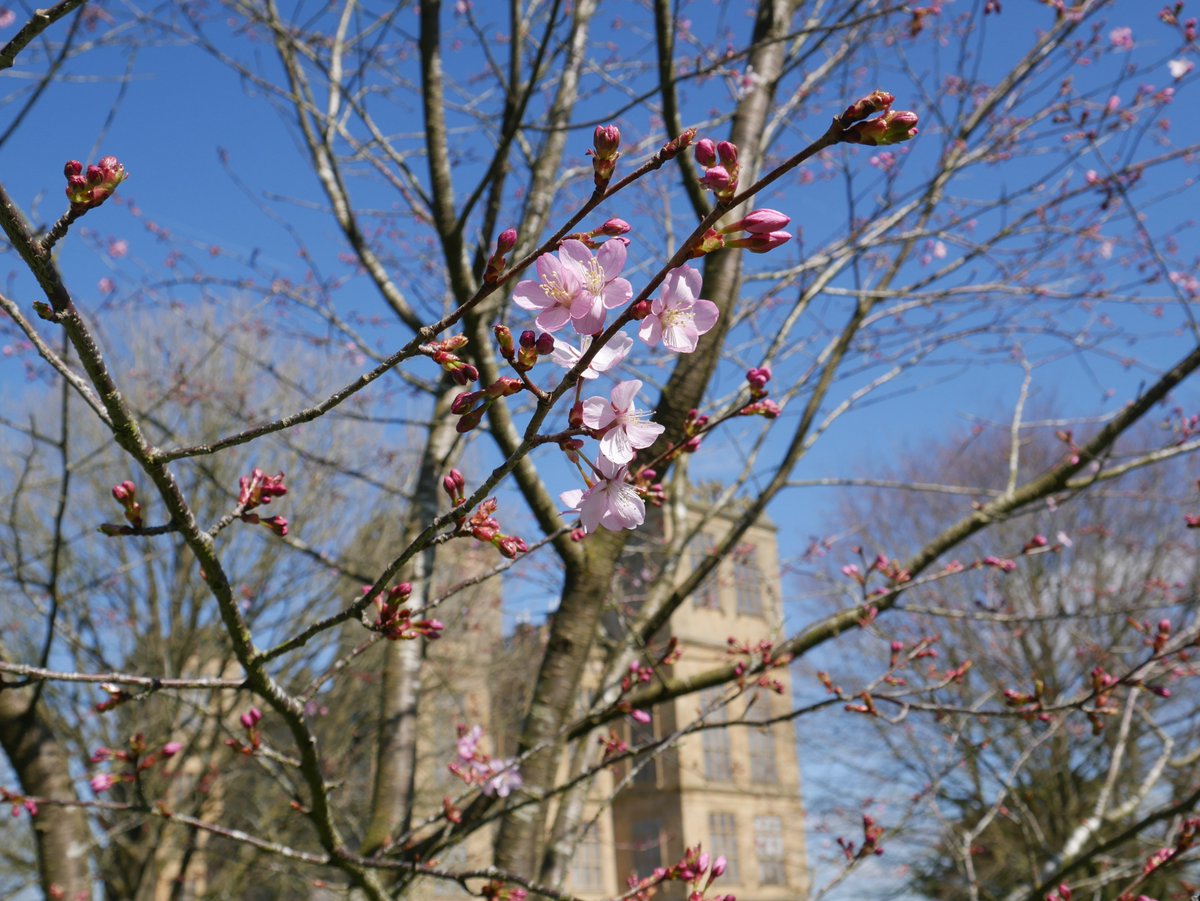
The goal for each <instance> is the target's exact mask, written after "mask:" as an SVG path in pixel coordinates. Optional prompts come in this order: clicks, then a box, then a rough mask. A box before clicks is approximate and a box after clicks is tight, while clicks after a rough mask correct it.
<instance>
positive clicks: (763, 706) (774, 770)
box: [747, 694, 779, 785]
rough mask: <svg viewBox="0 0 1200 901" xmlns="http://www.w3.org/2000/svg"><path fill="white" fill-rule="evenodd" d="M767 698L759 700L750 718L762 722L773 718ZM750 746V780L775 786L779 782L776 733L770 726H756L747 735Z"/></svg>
mask: <svg viewBox="0 0 1200 901" xmlns="http://www.w3.org/2000/svg"><path fill="white" fill-rule="evenodd" d="M767 700H768V699H767V697H766V696H765V694H764V696H763V697H761V698H759V702H758V704H756V705H755V707H754V708H752V709H751V714H750V718H751V719H753V720H755V721H757V722H762V721H763V720H769V719H770V718H771V706H770V704H769V703H767ZM747 740H748V741H749V744H750V779H751V780H752V781H754V782H756V783H759V784H760V785H774V784H775V783H776V782H778V781H779V767H778V758H777V757H776V752H775V748H776V744H775V732H774V730H773V729H772V728H771V727H770V726H755V727H752V728H751V729H750V730H749V732H748V733H747Z"/></svg>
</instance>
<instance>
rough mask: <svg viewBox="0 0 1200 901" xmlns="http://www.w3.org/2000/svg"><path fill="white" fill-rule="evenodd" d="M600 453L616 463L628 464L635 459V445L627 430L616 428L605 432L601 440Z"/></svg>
mask: <svg viewBox="0 0 1200 901" xmlns="http://www.w3.org/2000/svg"><path fill="white" fill-rule="evenodd" d="M600 453H602V454H603V455H604V456H605V457H607V458H608V459H609V460H611V461H612V462H614V463H628V462H629V461H630V460H632V459H633V445H631V444H630V443H629V435H628V434H626V432H625V429H623V428H615V429H609V430H608V431H607V432H605V434H604V437H603V438H601V439H600Z"/></svg>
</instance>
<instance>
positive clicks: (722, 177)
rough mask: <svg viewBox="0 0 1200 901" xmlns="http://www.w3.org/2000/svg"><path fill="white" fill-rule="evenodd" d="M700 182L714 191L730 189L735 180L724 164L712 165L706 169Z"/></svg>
mask: <svg viewBox="0 0 1200 901" xmlns="http://www.w3.org/2000/svg"><path fill="white" fill-rule="evenodd" d="M700 184H702V185H704V187H706V188H708V189H710V190H712V191H728V190H729V188H730V186H731V185H732V184H735V182H734V181H733V177H732V176H731V175H730V174H729V170H728V169H726V168H725V167H724V166H710V167H709V168H708V169H705V170H704V177H703V178H701V179H700Z"/></svg>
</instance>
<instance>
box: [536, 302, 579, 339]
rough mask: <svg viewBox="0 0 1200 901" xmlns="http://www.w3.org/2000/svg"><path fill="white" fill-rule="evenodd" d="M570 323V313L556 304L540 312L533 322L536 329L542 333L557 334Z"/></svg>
mask: <svg viewBox="0 0 1200 901" xmlns="http://www.w3.org/2000/svg"><path fill="white" fill-rule="evenodd" d="M570 321H571V311H570V310H568V309H567V308H566V307H560V306H558V305H557V304H556V305H555V306H552V307H547V308H546V309H544V310H542V312H541V313H539V314H538V317H537V319H535V320H534V322H536V323H537V327H538V328H540V329H541V330H542V331H543V332H557V331H558V330H559V329H560V328H562V327H563V326H564V325H566V324H567V323H568V322H570Z"/></svg>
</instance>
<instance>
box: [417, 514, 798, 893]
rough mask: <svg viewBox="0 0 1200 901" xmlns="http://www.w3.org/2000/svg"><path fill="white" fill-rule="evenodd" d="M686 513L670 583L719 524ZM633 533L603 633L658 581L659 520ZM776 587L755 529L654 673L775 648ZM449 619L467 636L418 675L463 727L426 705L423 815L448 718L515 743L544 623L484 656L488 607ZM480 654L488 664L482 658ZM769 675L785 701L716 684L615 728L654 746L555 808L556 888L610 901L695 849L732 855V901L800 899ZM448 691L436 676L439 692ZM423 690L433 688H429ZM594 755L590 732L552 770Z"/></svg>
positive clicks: (764, 537) (671, 631) (433, 889)
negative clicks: (454, 691) (642, 577)
mask: <svg viewBox="0 0 1200 901" xmlns="http://www.w3.org/2000/svg"><path fill="white" fill-rule="evenodd" d="M685 516H686V520H685V521H687V522H689V524H690V526H689V529H690V530H691V531H694V532H695V534H694V535H693V536H692V537H691V539H690V540H689V541H688V543H687V546H686V548H685V551H684V554H683V556H682V558H681V559H679V561H678V566H677V567H676V571H675V579H676V581H682V579H683V578H684V577H685V576H687V575H689V574H690V573H691V571H692V570H693V569H694V568H695V567H696V566H697V565H698V564H699V563H700V562H701V561H702V560H703V559H704V557H705V555H707V554H709V553H711V550H712V548H713V545H714V543H715V541H716V540H718V539H719V536H720V535H721V533H722V532H723V531H724V530H725V528H726V527H727V525H728V522H727V521H726V519H725V517H724V516H722V515H719V514H710V515H709V519H708V521H707V522H704V521H702V520H701V518H700V517H699V516H698V515H685ZM639 532H640V533H641V535H643V536H646V538H645V539H644V540H647V541H648V542H649V544H647V545H644V546H643V547H642V548H641V549H640V550H635V551H634V553H633V554H632V555H631V557H630V564H629V566H628V570H629V578H627V579H626V587H625V588H624V589H623V590H622V593H623V597H617V598H614V599H613V606H614V608H620V607H621V606H622V605H623V606H624V608H625V609H624V610H623V611H622V612H623V613H625V614H626V615H625V616H611V617H609V621H608V628H609V630H610V633H611V632H612V631H613V630H619V629H620V628H621V626H620V625H619V624H620V623H624V622H628V620H629V617H630V616H633V615H636V611H637V609H638V607H639V603H640V600H641V595H640V593H639V589H638V587H637V583H638V578H639V573H642V572H647V573H658V572H661V568H660V567H659V562H660V561H656V560H655V559H654V558H655V557H656V548H657V547H658V546H660V545H661V544H663V543H664V541H665V540H666V539H669V538H670V537H671V535H670V534H669V533H670V526H669V525H666V524H665V523H664V519H663V518H662V517H657V518H655V519H654V520H652V521H651V522H648V523H647V528H646V529H644V530H639ZM653 536H657V537H653ZM460 571H461V570H460ZM486 584H489V585H495V584H496V583H495V582H494V581H493V582H491V583H486ZM780 585H781V583H780V576H779V560H778V547H777V538H776V531H775V528H774V527H773V526H772V525H770V524H768V523H765V522H760V523H759V524H757V525H755V526H754V527H752V529H751V530H750V531H749V533H748V534H747V535H746V537H745V539H744V540H743V543H742V544H741V545H740V546H739V547H738V548H737V549H736V550H735V552H734V553H732V554H731V555H729V556H728V557H727V558H726V559H724V560H722V561H721V563H720V564H719V566H718V567H717V569H716V570H715V572H714V574H713V575H712V576H710V577H709V578H708V579H707V580H706V581H705V582H704V583H702V585H701V586H700V588H699V589H698V590H697V591H696V592H694V593H693V595H692V596H691V597H689V598H687V599H686V601H685V602H684V606H683V607H682V608H680V609H679V610H678V611H677V612H676V613H675V615H674V616H673V617H672V618H671V621H670V625H669V626H668V627H667V630H666V632H665V634H663V635H661V636H658V637H656V640H655V643H656V645H658V646H661V644H662V643H664V642H665V641H666V640H668V639H670V638H672V637H673V638H676V639H678V641H679V643H680V646H681V647H682V648H683V654H682V656H681V658H680V659H679V660H678V662H676V663H674V664H672V665H671V666H668V667H665V668H663V670H664V672H663V674H664V676H666V677H667V678H670V677H671V676H687V675H691V674H693V673H699V672H703V671H705V670H707V669H710V668H712V667H713V666H716V665H720V664H725V663H728V662H730V660H731V658H730V656H729V653H728V643H727V640H728V639H729V638H730V637H732V638H734V639H736V640H738V641H749V642H750V643H751V644H755V643H757V642H758V641H760V640H763V639H771V638H775V639H777V638H778V637H779V636H780V634H781V624H782V618H783V611H782V599H781V590H780ZM494 592H495V589H493V593H494ZM459 609H462V610H464V611H470V613H469V614H466V615H468V616H469V617H470V618H471V619H472V620H473V622H472V624H471V628H470V629H468V630H467V631H466V632H465V633H462V634H460V635H459V636H457V637H456V634H455V633H456V632H457V631H458V630H456V629H455V628H453V627H451V628H448V629H447V630H446V635H447V638H446V639H443V640H442V641H439V642H437V643H436V644H435V645H433V646H432V647H431V653H430V660H429V664H430V665H429V667H428V677H429V679H430V680H431V683H432V682H436V681H437V680H440V679H444V678H446V676H445V675H443V673H453V674H454V675H453V678H454V684H455V685H456V686H458V690H459V692H460V697H459V698H458V699H457V700H454V701H450V700H448V702H447V703H448V704H451V705H458V706H457V707H455V709H454V711H452V712H453V713H454V714H455V715H456V716H457V715H460V714H461V716H463V717H467V719H457V720H449V721H448V719H447V717H446V713H447V708H446V707H445V706H443V705H441V704H440V703H439V704H433V705H427V706H429V707H432V708H433V710H432V711H430V712H431V713H432V714H433V716H432V717H431V719H433V718H434V717H436V719H437V720H438V721H439V723H440V725H436V726H435V725H434V724H433V723H432V722H431V723H430V725H429V727H428V728H427V729H426V730H425V733H424V734H426V735H430V737H431V740H430V741H429V742H427V745H426V746H427V747H430V748H431V754H430V755H429V756H430V757H431V758H432V759H431V761H430V762H431V764H432V765H433V767H434V768H435V769H438V770H440V771H441V773H440V774H439V773H429V774H428V775H427V776H426V777H425V779H424V780H423V784H425V786H426V788H427V790H428V792H427V793H428V795H429V802H428V804H429V807H430V809H431V810H432V808H433V805H434V804H435V803H436V804H439V805H440V801H441V797H442V795H443V794H444V793H445V791H444V790H445V789H446V786H445V785H443V783H444V782H445V779H446V778H447V777H448V778H450V779H453V778H454V777H453V776H449V774H446V773H445V761H446V760H448V759H452V757H453V739H454V732H453V723H454V722H478V723H481V724H483V725H485V727H486V728H487V731H488V733H489V737H491V738H492V739H493V740H494V741H495V742H496V744H494V745H493V748H496V747H500V748H507V747H511V745H512V743H513V742H515V726H516V724H515V723H513V722H511V721H506V714H507V713H508V712H510V711H512V710H515V709H519V708H521V707H523V704H522V703H517V701H518V700H523V691H524V690H525V689H526V688H527V686H528V685H529V683H530V681H531V679H532V675H533V674H532V672H531V671H530V667H531V666H535V665H536V662H537V660H539V659H540V656H541V647H542V644H543V642H544V635H545V630H544V629H543V628H536V627H533V626H528V625H526V626H519V627H518V628H517V630H516V632H515V633H514V634H513V635H510V636H509V637H508V639H507V640H506V641H505V642H504V650H503V651H499V652H497V651H495V650H494V646H493V647H485V646H484V645H486V644H487V643H489V642H494V641H497V640H498V635H499V623H500V611H499V604H498V602H497V599H495V598H490V597H488V598H484V597H482V596H481V597H478V598H466V599H464V600H463V601H462V602H461V607H460V608H459ZM604 644H605V643H604V641H601V642H599V643H598V647H597V648H596V650H595V655H594V660H593V666H592V668H591V672H590V673H589V676H588V677H587V678H586V679H585V683H586V684H585V691H584V692H582V694H583V695H584V697H582V698H581V705H582V704H585V703H587V701H588V697H589V696H591V695H593V694H594V693H595V692H596V691H598V690H602V687H603V686H602V685H601V681H602V679H603V672H604V663H605V661H604ZM484 660H486V661H488V662H489V666H487V667H485V666H483V665H482V664H481V661H484ZM771 678H773V679H777V680H778V681H779V682H780V683H781V685H782V692H781V693H776V692H774V691H768V690H766V689H761V688H754V689H750V690H747V691H745V692H743V693H740V694H739V693H737V692H736V691H735V690H729V689H728V688H726V689H713V690H710V691H705V692H701V693H699V694H692V695H689V696H686V697H683V698H680V699H676V700H673V701H670V702H667V703H665V704H662V705H659V706H657V707H655V708H654V709H653V711H652V719H651V722H650V723H649V724H645V725H642V724H638V723H635V722H634V721H633V720H632V719H630V718H626V720H625V721H623V722H622V723H621V724H619V725H618V726H617V731H618V733H619V734H620V735H621V737H622V738H623V739H624V740H625V741H627V742H628V743H629V744H630V745H632V746H633V747H635V748H636V747H643V746H646V745H651V746H652V749H651V750H650V751H649V752H648V753H645V754H642V755H640V756H638V757H637V758H635V759H634V760H633V761H632V762H624V763H621V764H618V765H617V766H615V767H610V768H608V769H606V770H604V771H602V772H601V773H600V774H599V776H598V777H597V778H595V779H594V780H593V781H592V782H591V784H590V786H589V787H588V789H587V791H586V793H581V794H580V796H572V795H567V796H566V799H565V800H564V801H562V802H561V803H560V804H559V805H558V808H557V809H552V810H551V813H550V817H549V818H548V823H549V826H548V829H549V830H550V834H549V835H548V836H547V841H548V842H556V843H559V845H560V846H561V847H562V848H563V849H564V851H563V853H564V856H566V857H569V863H568V865H567V866H566V879H565V883H564V888H565V889H566V890H567V891H569V892H571V893H573V894H575V895H578V896H579V897H581V898H584V899H592V898H595V899H600V898H612V897H614V896H616V895H618V894H620V893H621V892H622V891H624V890H625V889H626V888H627V886H626V879H627V877H628V876H629V875H630V874H631V873H632V872H634V871H636V872H637V873H639V874H640V875H643V876H645V875H649V874H650V873H651V872H652V871H653V870H654V869H655V868H656V867H659V866H670V865H671V864H673V863H674V862H676V861H677V860H679V858H680V857H682V856H683V853H684V849H685V848H686V847H688V846H691V845H695V844H696V843H702V844H703V846H704V849H705V850H706V851H709V852H710V853H711V854H712V855H714V856H716V855H723V856H724V857H725V858H726V860H727V861H728V869H727V870H726V873H725V876H724V877H723V878H722V879H721V881H720V883H719V885H720V886H721V887H722V890H723V891H726V892H732V893H734V894H736V895H737V898H738V901H800V899H803V898H805V897H807V894H808V886H809V882H808V868H807V864H806V855H805V842H804V809H803V805H802V801H801V787H800V771H799V764H798V760H797V757H796V742H795V737H794V733H793V727H792V723H791V721H790V720H783V721H782V722H777V723H775V724H774V725H770V726H765V725H760V723H762V721H764V720H770V719H771V718H773V717H783V716H785V715H786V714H787V713H788V711H790V709H791V704H790V702H791V677H790V674H789V671H788V668H787V667H786V666H785V667H781V668H779V669H775V670H773V671H772V672H771ZM610 681H611V680H610ZM448 684H449V683H448V682H443V690H444V689H445V686H446V685H448ZM429 690H431V691H433V692H434V693H436V688H435V687H434V686H433V685H432V684H431V686H430V688H429ZM485 695H486V696H487V697H488V701H487V702H485V700H484V698H485ZM427 697H428V696H427ZM458 707H461V708H462V709H461V711H460V710H459V709H458ZM485 707H486V708H487V710H485V709H484V708H485ZM697 726H700V728H694V727H697ZM703 726H717V727H718V728H703ZM663 739H666V741H665V742H664V741H662V740H663ZM655 745H657V746H656V747H653V746H655ZM599 754H600V748H599V745H598V743H597V741H596V738H595V736H594V735H593V736H592V737H589V739H588V740H587V741H585V742H583V743H580V744H579V745H578V746H577V747H575V748H569V749H568V751H567V753H566V754H565V755H564V757H565V760H564V764H563V766H564V771H563V775H564V776H566V775H567V774H568V773H569V772H578V771H579V770H581V769H583V768H585V767H588V766H592V765H594V764H595V763H596V762H597V761H598V759H599ZM568 813H569V814H570V816H567V815H566V814H568ZM564 824H568V825H567V826H564ZM487 853H488V852H487V838H485V837H484V836H482V835H479V836H476V837H475V838H474V839H473V841H472V843H470V844H469V845H468V846H467V847H466V848H464V849H461V850H456V851H455V855H454V858H453V859H448V860H446V861H445V863H447V864H448V865H456V864H467V863H472V864H474V863H483V862H485V861H486V860H487ZM430 894H431V895H437V896H438V897H442V896H454V895H461V894H462V893H461V890H460V889H458V888H457V887H456V886H454V885H451V884H447V883H441V884H440V885H436V886H435V885H430ZM657 897H658V898H662V899H664V901H676V899H682V898H684V897H685V895H684V894H683V892H682V887H681V886H678V885H673V886H672V885H668V886H664V887H663V890H662V891H661V892H660V894H659V895H658V896H657Z"/></svg>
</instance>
